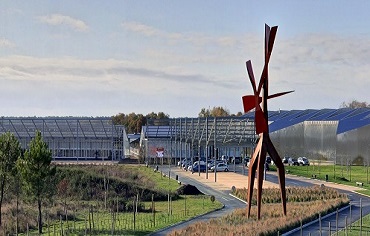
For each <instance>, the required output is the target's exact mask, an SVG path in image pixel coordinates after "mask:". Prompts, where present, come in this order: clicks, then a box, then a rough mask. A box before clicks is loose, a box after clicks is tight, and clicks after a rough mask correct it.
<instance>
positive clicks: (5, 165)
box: [0, 132, 21, 225]
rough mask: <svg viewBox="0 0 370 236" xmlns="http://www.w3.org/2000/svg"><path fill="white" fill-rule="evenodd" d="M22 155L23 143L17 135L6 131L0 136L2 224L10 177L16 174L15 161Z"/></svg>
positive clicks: (0, 215)
mask: <svg viewBox="0 0 370 236" xmlns="http://www.w3.org/2000/svg"><path fill="white" fill-rule="evenodd" d="M20 155H21V145H20V144H19V141H18V140H17V139H16V138H15V136H14V135H13V134H12V133H10V132H6V133H4V134H2V135H1V136H0V225H2V211H1V207H2V204H3V200H4V192H5V189H6V188H7V186H9V178H10V177H11V176H12V175H14V172H15V169H16V168H15V163H16V161H17V159H18V157H19V156H20Z"/></svg>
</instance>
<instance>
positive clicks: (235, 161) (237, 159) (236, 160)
mask: <svg viewBox="0 0 370 236" xmlns="http://www.w3.org/2000/svg"><path fill="white" fill-rule="evenodd" d="M241 160H242V158H241V157H232V158H231V163H235V164H240V162H241Z"/></svg>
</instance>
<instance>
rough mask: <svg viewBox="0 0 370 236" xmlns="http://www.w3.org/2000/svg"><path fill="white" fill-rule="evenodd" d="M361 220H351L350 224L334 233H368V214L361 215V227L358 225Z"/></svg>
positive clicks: (353, 235)
mask: <svg viewBox="0 0 370 236" xmlns="http://www.w3.org/2000/svg"><path fill="white" fill-rule="evenodd" d="M360 225H361V221H360V220H358V221H356V222H353V223H352V224H351V225H349V226H347V227H346V228H345V229H343V230H341V231H339V232H338V233H336V234H333V235H337V236H341V235H343V236H345V235H349V236H357V235H361V234H362V235H370V215H366V216H364V217H362V227H360Z"/></svg>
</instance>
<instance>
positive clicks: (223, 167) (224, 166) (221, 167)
mask: <svg viewBox="0 0 370 236" xmlns="http://www.w3.org/2000/svg"><path fill="white" fill-rule="evenodd" d="M215 170H216V171H225V172H228V171H229V166H228V165H227V164H225V163H218V164H217V165H216V166H212V167H211V171H212V172H213V171H215Z"/></svg>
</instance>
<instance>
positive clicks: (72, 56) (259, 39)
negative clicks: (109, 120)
mask: <svg viewBox="0 0 370 236" xmlns="http://www.w3.org/2000/svg"><path fill="white" fill-rule="evenodd" d="M369 11H370V1H361V0H359V1H344V0H327V1H313V0H308V1H305V0H303V1H296V0H291V1H289V0H286V1H250V0H248V1H245V0H235V1H220V0H203V1H198V0H187V1H173V0H162V1H159V0H157V1H151V0H148V1H139V0H132V1H125V0H110V1H97V0H85V1H75V0H64V1H54V0H50V1H47V0H43V1H38V0H32V1H21V0H2V1H1V2H0V115H1V116H22V117H27V116H37V117H43V116H84V117H91V116H92V117H97V116H113V115H116V114H119V113H124V114H129V113H132V112H135V113H137V114H144V115H145V114H148V113H151V112H156V113H157V112H164V113H166V114H168V115H169V116H170V117H173V118H176V117H197V116H198V113H199V112H200V110H201V109H202V108H212V107H215V106H222V107H224V108H226V109H227V110H229V111H230V113H237V112H239V111H243V104H242V100H241V97H242V96H244V95H249V94H253V90H252V86H251V84H250V82H249V78H248V75H247V72H246V67H245V63H246V61H247V60H251V61H252V64H253V70H254V74H255V77H256V79H257V81H258V80H259V78H260V75H261V72H262V66H263V63H264V61H263V60H264V57H263V55H264V27H265V24H268V25H270V26H275V25H277V26H278V27H279V28H278V32H277V35H276V40H275V44H274V48H273V51H272V55H271V59H270V64H269V93H270V94H273V93H278V92H284V91H289V90H294V93H291V94H287V95H285V96H282V97H278V98H274V99H271V100H269V103H268V106H269V107H268V108H269V110H279V109H280V110H293V109H300V110H304V109H323V108H339V107H340V106H341V104H342V103H343V102H346V103H348V102H350V101H353V100H357V101H361V102H370V99H369V98H370V95H369V94H370V93H369V84H370V82H369V79H368V76H369V75H370V27H369V22H370V14H369Z"/></svg>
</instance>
